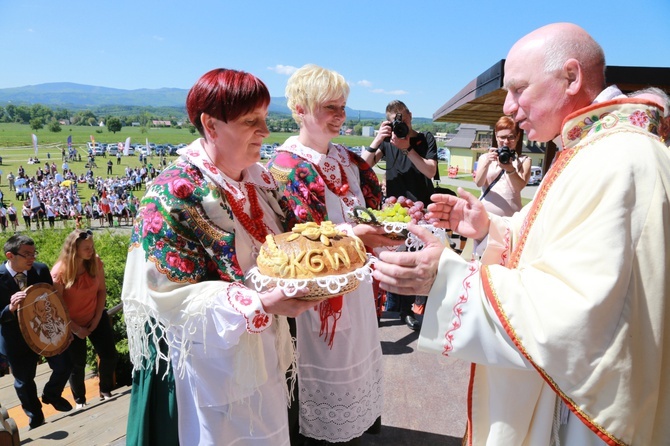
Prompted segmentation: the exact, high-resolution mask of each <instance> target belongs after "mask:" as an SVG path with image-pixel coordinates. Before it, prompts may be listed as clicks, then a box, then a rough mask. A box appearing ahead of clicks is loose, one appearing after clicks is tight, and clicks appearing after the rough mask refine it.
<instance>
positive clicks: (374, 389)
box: [268, 136, 382, 442]
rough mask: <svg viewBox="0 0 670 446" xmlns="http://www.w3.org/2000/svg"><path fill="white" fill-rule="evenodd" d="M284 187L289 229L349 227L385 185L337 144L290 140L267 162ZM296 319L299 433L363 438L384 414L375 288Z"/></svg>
mask: <svg viewBox="0 0 670 446" xmlns="http://www.w3.org/2000/svg"><path fill="white" fill-rule="evenodd" d="M268 169H269V170H270V172H271V173H272V174H273V175H274V176H275V178H276V179H277V180H278V181H279V182H280V183H281V184H282V185H283V187H281V190H282V191H283V197H282V199H281V205H282V208H283V209H284V212H285V213H286V218H287V222H288V227H289V228H291V227H293V226H294V225H295V224H296V223H303V222H306V221H314V222H317V223H320V222H321V221H324V220H330V221H332V222H334V223H336V224H340V223H347V222H350V221H351V220H350V217H349V212H350V210H351V209H352V208H353V207H354V206H364V207H372V208H375V209H376V208H378V207H379V205H380V201H381V188H380V186H379V182H378V181H377V177H376V175H375V174H374V172H373V171H372V169H371V168H370V167H369V166H368V165H367V163H365V162H364V161H363V160H362V159H361V158H360V157H358V156H357V155H354V154H353V153H351V152H350V151H348V150H347V149H346V148H344V147H343V146H341V145H337V144H332V143H331V144H330V145H329V148H328V153H327V155H323V154H321V153H318V152H316V151H315V150H313V149H311V148H309V147H306V146H304V145H302V144H301V143H300V142H299V141H298V137H297V136H293V137H290V138H289V139H288V140H287V141H286V142H285V143H284V144H283V145H282V146H281V147H279V148H278V149H277V154H276V155H275V157H274V158H273V159H272V160H271V161H270V162H269V163H268ZM315 307H316V308H315V309H313V310H308V311H306V312H304V313H302V314H301V315H300V316H298V317H297V318H296V325H297V351H298V387H299V408H300V433H301V434H302V435H304V436H306V437H309V438H315V439H319V440H326V441H329V442H345V441H349V440H351V439H354V438H357V437H360V436H361V435H363V433H364V432H365V431H366V430H368V429H369V428H370V427H371V426H372V425H373V424H374V423H375V421H376V420H377V419H378V418H379V417H380V416H381V413H382V388H381V385H382V352H381V345H380V341H379V336H378V333H377V315H376V309H375V302H374V295H373V291H372V284H371V283H368V282H365V281H362V282H361V284H360V286H359V287H358V288H357V289H356V290H354V291H353V292H351V293H348V294H346V295H344V296H338V297H334V298H331V299H328V300H325V301H322V302H321V303H319V304H318V305H316V306H315Z"/></svg>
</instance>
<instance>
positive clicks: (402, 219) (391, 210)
mask: <svg viewBox="0 0 670 446" xmlns="http://www.w3.org/2000/svg"><path fill="white" fill-rule="evenodd" d="M368 211H370V213H371V214H372V215H374V216H375V218H376V219H377V221H379V222H381V223H384V222H395V223H409V222H410V221H412V216H411V215H409V209H408V208H406V207H404V206H403V205H401V204H400V203H398V202H396V203H394V204H390V205H386V204H385V205H384V207H382V209H380V210H376V209H368Z"/></svg>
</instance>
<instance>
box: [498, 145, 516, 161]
mask: <svg viewBox="0 0 670 446" xmlns="http://www.w3.org/2000/svg"><path fill="white" fill-rule="evenodd" d="M496 153H497V154H498V161H500V164H509V162H510V161H514V160H515V159H516V152H515V151H514V150H510V148H509V147H507V146H502V147H501V148H499V149H498V150H497V151H496Z"/></svg>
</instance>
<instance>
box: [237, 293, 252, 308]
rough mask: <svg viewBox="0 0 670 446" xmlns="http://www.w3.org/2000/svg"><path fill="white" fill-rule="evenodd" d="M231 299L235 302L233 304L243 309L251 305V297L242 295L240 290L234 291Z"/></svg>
mask: <svg viewBox="0 0 670 446" xmlns="http://www.w3.org/2000/svg"><path fill="white" fill-rule="evenodd" d="M232 298H233V299H234V300H235V302H237V303H239V304H240V305H243V306H245V307H248V306H249V305H251V304H252V303H253V299H252V298H251V296H248V295H247V294H245V293H243V292H242V290H241V289H237V290H235V291H234V292H233V295H232Z"/></svg>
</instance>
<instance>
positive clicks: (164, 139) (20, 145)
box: [0, 124, 447, 204]
mask: <svg viewBox="0 0 670 446" xmlns="http://www.w3.org/2000/svg"><path fill="white" fill-rule="evenodd" d="M101 129H102V130H101ZM96 130H98V131H100V130H101V133H96ZM33 133H35V132H33V130H32V129H31V128H30V126H28V125H22V124H0V157H2V165H0V171H2V174H0V189H1V190H2V192H3V194H4V195H5V199H12V200H13V199H14V196H13V193H10V192H9V186H8V185H7V180H6V176H7V174H8V173H9V172H13V173H14V175H16V172H17V169H18V167H19V166H20V165H23V167H24V169H26V173H27V174H28V175H30V176H32V175H34V174H35V172H36V171H37V168H38V167H39V166H44V163H45V162H46V161H49V163H51V162H53V161H55V162H56V165H57V166H58V170H59V171H60V170H61V165H62V164H63V162H62V159H61V149H62V148H64V147H67V137H68V136H69V135H72V142H73V145H74V147H75V148H76V149H77V150H78V153H80V154H81V156H82V161H81V162H76V161H73V162H70V163H69V165H70V168H71V169H72V171H73V172H75V173H76V174H77V175H79V174H80V173H84V172H86V168H85V167H84V165H85V164H86V143H87V142H88V141H90V136H91V135H93V137H94V138H95V141H96V142H100V143H107V144H109V143H117V142H123V141H125V140H126V138H127V137H129V136H130V138H131V142H132V143H137V144H144V143H146V140H147V139H148V140H149V142H150V143H155V144H175V145H176V144H180V143H185V144H188V143H190V142H191V141H193V140H194V139H195V138H196V137H197V134H196V135H193V134H191V132H189V131H188V130H187V129H173V128H155V129H149V130H148V131H147V132H146V133H142V132H141V129H140V128H139V127H124V128H122V129H121V131H120V132H117V133H116V134H113V133H110V132H108V131H107V129H106V128H100V127H84V126H71V127H63V131H62V132H58V133H53V132H50V131H49V130H47V129H42V130H40V131H39V132H36V133H35V134H36V135H37V138H38V155H37V156H38V158H39V159H40V161H41V163H40V164H35V165H28V158H30V157H33V156H35V150H34V149H33V147H32V140H31V135H32V134H33ZM292 135H294V134H291V133H271V134H270V136H268V137H267V138H266V139H265V143H267V144H274V143H279V144H281V143H283V142H284V141H285V140H286V139H287V138H288V137H289V136H292ZM334 141H335V142H337V143H340V144H344V145H346V146H349V147H354V146H367V145H369V144H370V143H371V142H372V138H371V137H362V136H339V137H337V138H335V140H334ZM49 156H50V158H49ZM174 158H175V157H174V156H168V157H167V159H168V161H171V160H172V159H174ZM111 159H112V160H113V162H114V166H113V168H112V175H114V176H116V175H119V176H123V174H124V172H125V168H126V166H130V167H136V166H139V165H140V161H139V157H138V156H137V155H136V156H127V157H126V156H124V157H121V164H120V165H117V164H116V157H111ZM149 162H153V164H154V166H156V167H158V165H159V162H160V158H159V157H157V156H154V157H153V158H150V160H149ZM106 163H107V158H103V157H97V158H96V164H97V165H98V167H97V168H94V169H93V172H94V174H95V176H101V177H102V178H107V165H106ZM380 167H384V164H383V163H380ZM439 169H440V175H441V177H442V178H446V177H447V165H446V163H445V162H444V161H440V164H439ZM93 192H94V190H91V189H88V187H87V186H86V185H80V187H79V196H80V197H81V199H82V201H88V200H89V199H90V197H91V195H92V193H93ZM15 204H16V203H15Z"/></svg>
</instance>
